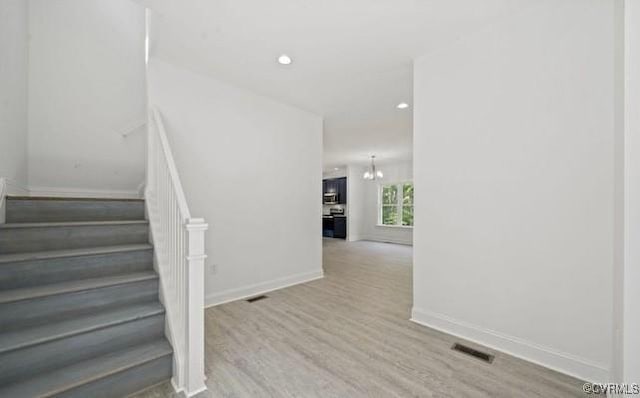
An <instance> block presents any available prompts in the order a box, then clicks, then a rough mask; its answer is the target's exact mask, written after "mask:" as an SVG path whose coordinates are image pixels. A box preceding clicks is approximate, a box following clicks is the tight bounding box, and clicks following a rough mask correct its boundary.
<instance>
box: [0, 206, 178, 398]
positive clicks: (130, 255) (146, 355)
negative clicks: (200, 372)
mask: <svg viewBox="0 0 640 398" xmlns="http://www.w3.org/2000/svg"><path fill="white" fill-rule="evenodd" d="M6 199H7V201H6V224H0V397H16V398H17V397H20V398H24V397H51V396H56V397H83V398H84V397H92V398H94V397H122V396H126V395H128V394H131V393H133V392H136V391H139V390H141V389H143V388H146V387H148V386H151V385H154V384H157V383H160V382H163V381H167V380H169V379H170V378H171V376H172V362H173V358H172V356H173V350H172V347H171V345H169V343H168V342H167V340H166V339H165V336H164V328H165V310H164V307H163V306H162V305H161V304H160V302H159V299H158V282H159V281H158V276H157V274H156V273H155V271H154V269H153V260H152V258H153V247H152V246H151V245H150V244H149V224H148V222H147V221H146V220H145V211H144V202H143V201H142V200H119V199H67V198H65V199H62V198H32V197H7V198H6Z"/></svg>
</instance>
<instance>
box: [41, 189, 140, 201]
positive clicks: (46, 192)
mask: <svg viewBox="0 0 640 398" xmlns="http://www.w3.org/2000/svg"><path fill="white" fill-rule="evenodd" d="M29 193H30V194H31V196H55V197H62V198H73V197H80V198H114V199H140V198H141V196H140V194H139V193H138V190H137V189H133V190H130V191H129V190H110V189H105V190H101V189H82V188H57V187H29Z"/></svg>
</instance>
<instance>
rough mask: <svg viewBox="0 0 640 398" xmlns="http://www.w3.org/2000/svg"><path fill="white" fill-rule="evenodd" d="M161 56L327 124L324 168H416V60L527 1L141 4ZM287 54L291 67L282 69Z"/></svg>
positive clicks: (166, 0) (146, 0) (187, 0)
mask: <svg viewBox="0 0 640 398" xmlns="http://www.w3.org/2000/svg"><path fill="white" fill-rule="evenodd" d="M139 2H140V3H143V4H145V5H147V6H150V7H151V8H153V9H154V11H155V12H156V13H157V15H159V21H160V22H159V23H157V26H152V29H153V35H154V37H156V38H158V40H157V41H155V43H154V44H153V51H154V54H155V55H156V56H159V57H161V58H164V59H166V60H167V61H170V62H172V63H175V64H179V65H182V66H184V67H187V68H189V69H191V70H195V71H198V72H203V73H206V74H209V75H212V76H215V77H216V78H218V79H221V80H224V81H227V82H230V83H232V84H235V85H238V86H241V87H245V88H248V89H251V90H253V91H255V92H257V93H260V94H263V95H265V96H269V97H272V98H274V99H277V100H280V101H282V102H285V103H288V104H291V105H294V106H297V107H300V108H303V109H306V110H308V111H311V112H314V113H316V114H319V115H321V116H323V117H324V121H325V132H324V150H325V153H324V164H325V168H332V167H334V166H338V165H344V164H350V163H361V164H366V163H367V162H368V157H369V155H371V154H376V156H377V158H378V159H379V160H380V162H388V161H392V160H401V159H403V160H404V159H410V158H411V153H412V143H411V142H412V109H411V107H410V108H409V109H406V110H398V109H396V107H395V105H396V104H397V103H399V102H402V101H406V102H408V103H409V104H411V103H412V60H413V59H414V58H415V57H417V56H420V55H423V54H425V53H428V52H433V51H437V49H438V48H439V47H441V46H444V45H446V44H447V43H450V42H451V41H454V40H456V39H457V38H458V37H460V36H461V35H463V34H466V33H470V32H473V31H476V30H477V29H480V28H481V27H482V26H484V25H486V24H490V23H492V22H494V21H496V20H497V19H500V18H504V17H505V16H508V15H510V14H511V13H513V12H515V11H516V10H518V9H520V8H521V7H522V6H523V5H524V4H525V3H527V2H530V0H268V1H265V0H182V1H175V0H139ZM281 53H286V54H288V55H290V56H291V57H292V58H293V64H292V65H289V66H282V65H279V64H278V63H277V62H276V58H277V56H278V55H280V54H281Z"/></svg>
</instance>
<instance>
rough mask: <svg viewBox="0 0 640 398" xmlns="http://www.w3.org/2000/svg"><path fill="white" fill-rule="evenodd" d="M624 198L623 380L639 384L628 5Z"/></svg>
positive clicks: (637, 94) (637, 12)
mask: <svg viewBox="0 0 640 398" xmlns="http://www.w3.org/2000/svg"><path fill="white" fill-rule="evenodd" d="M624 4H625V10H624V14H625V41H626V43H625V57H626V62H625V75H626V76H625V77H626V86H625V91H626V96H625V141H624V144H625V165H624V168H625V172H624V173H625V198H624V203H625V206H624V213H625V214H624V215H625V228H624V249H625V253H624V281H623V284H624V289H623V291H624V297H623V300H624V301H623V304H624V306H623V316H624V322H619V323H618V324H617V325H616V327H618V328H620V327H622V326H624V329H623V339H624V340H623V344H622V350H621V354H622V358H618V359H622V369H623V377H622V379H623V380H624V381H625V382H627V383H633V382H638V380H640V355H638V353H640V289H639V288H638V286H639V285H640V267H639V264H640V246H639V245H638V242H640V112H638V109H640V72H639V71H640V4H639V3H638V2H637V1H633V0H627V1H625V3H624Z"/></svg>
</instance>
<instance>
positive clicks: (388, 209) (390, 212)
mask: <svg viewBox="0 0 640 398" xmlns="http://www.w3.org/2000/svg"><path fill="white" fill-rule="evenodd" d="M382 224H383V225H396V224H398V208H397V207H396V206H395V205H393V206H382Z"/></svg>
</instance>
